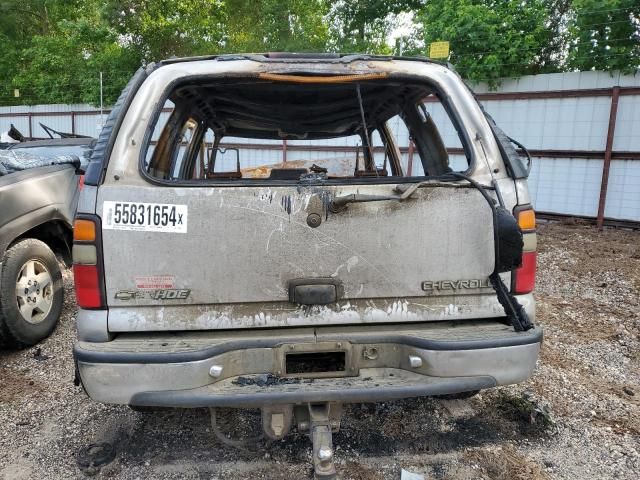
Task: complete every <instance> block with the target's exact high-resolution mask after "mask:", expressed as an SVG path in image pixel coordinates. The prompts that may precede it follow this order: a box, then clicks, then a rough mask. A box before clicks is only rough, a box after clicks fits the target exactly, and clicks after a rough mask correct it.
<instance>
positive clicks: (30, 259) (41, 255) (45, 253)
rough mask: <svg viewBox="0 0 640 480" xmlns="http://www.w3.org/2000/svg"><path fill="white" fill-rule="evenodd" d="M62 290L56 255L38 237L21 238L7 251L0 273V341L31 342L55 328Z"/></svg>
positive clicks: (10, 342) (61, 300)
mask: <svg viewBox="0 0 640 480" xmlns="http://www.w3.org/2000/svg"><path fill="white" fill-rule="evenodd" d="M63 301H64V289H63V285H62V273H61V272H60V267H59V265H58V261H57V259H56V256H55V255H54V253H53V252H52V251H51V249H50V248H49V247H48V246H47V245H46V244H45V243H43V242H41V241H40V240H36V239H33V238H28V239H25V240H21V241H19V242H17V243H16V244H15V245H13V246H12V247H11V248H10V249H9V250H7V252H6V254H5V256H4V259H3V261H2V271H1V272H0V340H2V341H3V342H4V343H5V344H10V345H14V346H22V345H33V344H35V343H37V342H39V341H40V340H42V339H43V338H45V337H47V336H48V335H49V334H50V333H51V331H52V330H53V329H54V328H55V326H56V323H57V322H58V317H59V316H60V312H61V311H62V304H63Z"/></svg>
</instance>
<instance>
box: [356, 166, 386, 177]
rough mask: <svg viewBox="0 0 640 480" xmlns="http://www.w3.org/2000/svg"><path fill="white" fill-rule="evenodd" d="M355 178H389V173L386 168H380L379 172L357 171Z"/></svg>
mask: <svg viewBox="0 0 640 480" xmlns="http://www.w3.org/2000/svg"><path fill="white" fill-rule="evenodd" d="M353 176H354V177H388V176H389V172H388V171H387V169H386V168H379V169H378V170H356V171H355V172H354V174H353Z"/></svg>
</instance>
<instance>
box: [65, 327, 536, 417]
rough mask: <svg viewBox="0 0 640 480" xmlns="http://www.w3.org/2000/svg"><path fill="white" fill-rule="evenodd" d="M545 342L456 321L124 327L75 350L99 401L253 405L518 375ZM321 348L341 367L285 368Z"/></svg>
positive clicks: (412, 392) (526, 372) (463, 385)
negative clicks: (298, 355) (186, 329)
mask: <svg viewBox="0 0 640 480" xmlns="http://www.w3.org/2000/svg"><path fill="white" fill-rule="evenodd" d="M541 342H542V331H541V330H540V329H538V328H536V329H533V330H529V331H528V332H519V333H518V332H514V331H513V329H512V328H511V327H510V326H506V325H503V324H501V323H498V322H493V321H469V322H459V321H458V322H437V323H424V324H409V325H406V324H405V325H390V326H376V327H375V328H374V327H373V326H362V325H360V326H348V327H333V328H332V327H324V328H316V329H313V328H303V329H269V330H255V331H251V332H248V331H240V332H238V331H228V332H206V333H205V332H201V333H178V334H173V335H172V334H127V335H124V334H123V335H119V336H117V337H116V338H115V339H114V340H112V341H110V342H104V343H89V342H78V343H77V344H76V346H75V348H74V355H75V358H76V362H77V365H78V371H79V375H80V379H81V381H82V383H83V385H84V387H85V389H86V391H87V393H88V394H89V395H90V396H91V397H92V398H93V399H94V400H97V401H101V402H106V403H120V404H131V405H149V406H170V407H205V406H208V407H213V406H235V407H259V406H262V405H267V404H278V403H308V402H325V401H339V402H373V401H383V400H391V399H398V398H406V397H416V396H429V395H440V394H451V393H458V392H463V391H470V390H478V389H484V388H489V387H493V386H496V385H506V384H512V383H518V382H521V381H523V380H526V379H527V378H529V377H530V376H531V374H532V373H533V370H534V368H535V365H536V360H537V358H538V352H539V350H540V345H541ZM318 351H341V352H342V351H343V352H345V356H346V362H345V368H344V372H341V373H335V374H334V373H328V374H326V373H325V374H320V375H319V376H318V377H317V378H308V376H305V377H304V378H298V377H296V376H287V375H286V371H285V363H284V361H285V360H284V359H285V356H286V355H287V354H289V353H292V352H318ZM410 357H413V358H410ZM416 358H418V359H419V361H417V360H416ZM212 367H214V368H212ZM333 375H336V376H333Z"/></svg>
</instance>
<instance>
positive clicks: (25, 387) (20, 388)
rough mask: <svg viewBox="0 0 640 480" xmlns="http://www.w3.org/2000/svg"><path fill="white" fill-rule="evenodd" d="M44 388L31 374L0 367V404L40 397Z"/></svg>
mask: <svg viewBox="0 0 640 480" xmlns="http://www.w3.org/2000/svg"><path fill="white" fill-rule="evenodd" d="M42 388H43V386H42V385H41V384H40V382H39V381H38V380H34V379H33V378H32V377H31V375H30V374H29V372H28V371H27V372H24V371H14V370H11V369H9V368H5V367H0V403H4V402H11V401H13V400H14V399H17V398H24V397H33V396H36V395H38V393H39V392H40V391H41V390H42Z"/></svg>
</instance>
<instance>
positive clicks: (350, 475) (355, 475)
mask: <svg viewBox="0 0 640 480" xmlns="http://www.w3.org/2000/svg"><path fill="white" fill-rule="evenodd" d="M340 473H341V477H342V478H343V479H344V480H383V479H384V477H382V475H381V474H380V473H379V472H377V471H375V470H373V469H372V468H371V467H368V466H366V465H363V464H361V463H359V462H347V464H346V465H345V466H344V467H342V468H341V469H340Z"/></svg>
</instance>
